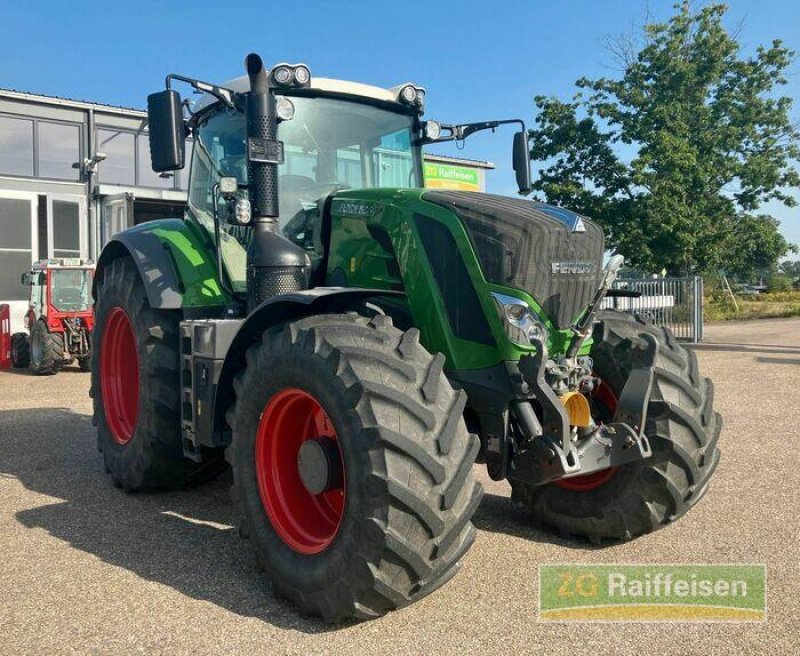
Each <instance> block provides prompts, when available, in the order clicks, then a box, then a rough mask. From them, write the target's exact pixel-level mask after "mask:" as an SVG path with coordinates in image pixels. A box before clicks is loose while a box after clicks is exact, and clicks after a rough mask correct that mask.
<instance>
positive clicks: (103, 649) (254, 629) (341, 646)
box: [0, 320, 800, 656]
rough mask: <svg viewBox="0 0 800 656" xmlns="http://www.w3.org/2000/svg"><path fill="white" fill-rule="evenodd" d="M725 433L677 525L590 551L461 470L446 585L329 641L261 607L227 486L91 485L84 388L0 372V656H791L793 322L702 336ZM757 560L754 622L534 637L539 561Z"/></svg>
mask: <svg viewBox="0 0 800 656" xmlns="http://www.w3.org/2000/svg"><path fill="white" fill-rule="evenodd" d="M706 341H707V343H706V345H705V346H704V347H703V348H702V349H700V350H698V355H699V358H700V365H701V369H702V371H703V372H704V373H705V374H706V375H709V376H711V377H712V378H713V379H714V380H715V382H716V390H717V395H716V399H717V409H718V410H719V411H720V412H721V413H722V414H723V416H724V418H725V428H724V432H723V434H722V437H721V440H720V444H721V448H722V460H721V462H720V465H719V468H718V470H717V472H716V474H715V477H714V479H713V481H712V484H711V487H710V490H709V492H708V493H707V495H706V496H705V498H704V499H703V500H702V501H701V502H700V503H699V504H698V506H697V507H695V508H694V509H693V510H692V511H691V512H689V513H688V514H687V515H686V516H685V517H684V518H682V519H681V520H680V521H678V522H677V523H676V524H674V525H672V526H670V527H668V528H666V529H664V530H661V531H658V532H656V533H654V534H651V535H648V536H644V537H642V538H639V539H637V540H634V541H632V542H628V543H622V544H613V545H610V546H603V547H594V546H591V545H589V544H586V543H574V542H568V541H565V540H562V539H561V538H559V537H557V536H554V535H551V534H550V533H547V532H544V531H542V530H539V529H537V528H534V527H533V526H532V525H531V523H530V521H529V517H528V515H527V514H526V512H525V511H524V510H523V509H522V508H519V507H517V506H515V505H514V504H512V503H511V501H510V499H509V498H508V497H509V488H508V486H507V485H506V484H505V483H493V482H491V481H489V480H488V478H487V477H486V475H485V473H484V472H483V470H482V469H481V468H480V467H476V472H479V476H480V478H481V480H483V481H484V483H485V486H486V495H485V497H484V500H483V502H482V504H481V506H480V509H479V510H478V512H477V514H476V516H475V518H474V522H475V525H476V526H477V527H478V537H477V540H476V542H475V545H474V547H473V548H472V550H471V551H470V552H469V554H468V555H467V557H466V558H465V560H464V562H463V567H462V570H461V572H460V573H459V574H458V576H456V577H455V578H454V579H453V580H452V581H451V582H450V583H449V584H447V585H446V586H444V587H443V588H442V589H440V590H439V591H437V592H435V593H434V594H432V595H431V596H429V597H427V598H426V599H424V600H423V601H421V602H419V603H417V604H415V605H413V606H411V607H409V608H406V609H404V610H401V611H399V612H395V613H391V614H389V615H388V616H386V617H384V618H382V619H379V620H376V621H372V622H367V623H362V624H356V625H349V626H345V627H341V628H333V629H331V628H330V627H326V626H324V625H322V624H320V623H319V622H317V621H316V620H314V619H310V618H303V617H300V616H299V615H298V614H297V613H296V611H295V609H294V608H293V607H292V606H291V605H288V604H287V603H285V602H282V601H278V600H276V599H275V598H273V597H272V595H271V593H270V590H269V585H268V583H267V581H266V579H265V577H264V575H263V574H258V573H257V572H256V570H255V566H254V558H253V555H252V553H251V550H250V546H249V544H248V543H247V542H244V541H242V540H241V539H240V538H239V537H238V531H237V530H236V529H235V528H234V525H235V524H236V521H237V520H236V513H235V510H234V508H233V506H232V504H231V502H230V499H229V494H228V486H229V480H228V479H226V478H223V479H220V480H218V481H216V482H213V483H211V484H208V485H205V486H203V487H201V488H197V489H193V490H189V491H185V492H179V493H168V494H125V493H123V492H121V491H120V490H118V489H115V488H114V487H113V486H112V484H111V482H110V480H109V479H108V478H107V477H106V475H105V474H104V473H103V466H102V461H101V457H100V454H98V452H97V451H96V448H95V434H94V429H93V428H92V424H91V416H90V415H91V410H90V403H89V399H88V396H87V389H88V375H87V374H83V373H80V372H78V370H77V369H74V370H72V369H69V370H65V371H63V372H62V373H60V374H58V375H57V376H54V377H46V378H37V377H33V376H29V375H27V374H24V373H17V372H10V371H2V372H0V500H2V503H0V654H5V655H11V654H35V655H37V656H39V655H45V654H47V655H49V654H140V653H147V654H150V653H163V654H241V655H244V654H304V655H307V654H317V653H329V654H368V653H369V654H372V653H374V654H439V653H447V654H459V655H463V654H471V653H478V652H480V653H486V654H488V653H503V654H517V653H558V654H571V655H574V654H584V653H586V654H593V655H594V656H597V655H598V654H603V653H610V654H620V655H622V654H635V655H636V656H642V655H647V654H682V655H683V654H704V655H709V654H733V653H735V654H762V653H771V654H787V655H788V654H797V653H800V620H799V619H798V617H800V601H799V600H800V594H798V592H799V590H798V585H800V577H799V576H798V574H800V568H799V567H798V560H799V556H798V553H799V552H798V538H800V521H799V520H798V514H799V513H800V504H798V499H800V492H799V490H800V467H799V466H798V462H797V459H796V455H795V454H796V453H797V448H796V447H797V440H798V430H797V422H798V419H799V418H800V391H798V390H800V321H798V320H778V321H769V322H752V323H748V324H725V325H718V326H709V327H708V329H707V333H706ZM563 562H583V563H683V562H698V563H766V564H767V566H768V596H767V598H768V608H769V610H768V619H767V621H766V622H765V623H759V624H729V623H719V624H709V623H705V624H668V623H667V624H664V623H662V624H658V623H649V624H648V623H640V624H574V623H573V624H562V623H552V624H551V623H547V624H546V623H542V622H539V621H538V620H537V585H538V580H537V566H538V565H539V564H541V563H563Z"/></svg>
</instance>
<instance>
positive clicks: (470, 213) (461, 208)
mask: <svg viewBox="0 0 800 656" xmlns="http://www.w3.org/2000/svg"><path fill="white" fill-rule="evenodd" d="M423 198H424V199H425V200H426V201H428V202H431V203H435V204H436V205H440V206H442V207H446V208H447V209H449V210H451V211H452V212H454V213H455V214H456V215H457V216H458V217H459V218H460V219H461V221H462V223H463V225H464V228H465V229H466V231H467V234H468V235H469V238H470V241H471V242H472V245H473V248H474V249H475V252H476V254H477V256H478V260H479V261H480V264H481V268H482V269H483V274H484V276H485V277H486V279H487V280H488V281H489V282H492V283H494V284H498V285H505V286H508V287H514V288H516V289H521V290H524V291H526V292H527V293H529V294H530V295H531V296H533V297H534V298H535V299H536V301H537V302H538V303H539V304H540V305H541V306H542V309H543V310H544V311H545V313H546V314H547V315H548V316H549V317H550V319H551V320H552V321H553V323H554V324H555V325H556V326H557V327H558V328H567V327H568V326H569V325H570V324H571V323H572V322H573V321H574V320H575V319H576V318H577V316H578V315H579V314H580V312H581V311H582V310H583V309H584V308H585V307H586V305H587V304H588V303H589V301H590V300H591V297H592V294H593V293H594V291H595V290H596V289H597V286H598V284H599V282H600V270H601V266H602V261H603V252H604V248H605V243H604V237H603V231H602V230H601V229H600V226H598V225H597V224H596V223H593V222H592V221H590V220H589V219H587V218H585V217H582V216H580V215H578V214H576V213H575V212H570V211H569V210H565V209H562V208H560V207H554V206H552V205H545V204H544V203H537V202H534V201H529V200H522V199H515V198H507V197H505V196H495V195H492V194H481V193H474V192H459V191H429V192H426V193H425V194H424V196H423Z"/></svg>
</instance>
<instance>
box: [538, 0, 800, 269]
mask: <svg viewBox="0 0 800 656" xmlns="http://www.w3.org/2000/svg"><path fill="white" fill-rule="evenodd" d="M675 9H676V12H675V14H674V15H673V16H672V17H671V18H670V19H669V21H668V22H666V23H652V24H648V25H646V26H645V28H644V35H643V41H642V42H641V43H640V44H636V43H635V42H634V41H631V40H620V41H617V42H614V43H612V44H611V46H612V47H611V49H612V52H613V54H614V55H615V56H616V58H617V59H618V61H619V62H620V64H621V69H622V70H621V76H620V77H619V79H610V78H601V79H597V80H589V79H586V78H583V79H580V80H578V81H577V82H576V85H577V87H578V90H579V91H578V93H577V95H576V96H575V97H574V98H573V100H572V101H571V102H563V101H561V100H559V99H557V98H552V97H544V96H537V97H536V98H535V103H536V108H537V110H538V113H537V117H536V127H535V128H534V129H532V130H531V144H532V145H531V157H532V159H533V160H536V161H539V162H541V163H542V164H541V170H540V174H539V176H538V178H537V180H536V182H535V184H534V188H535V189H536V190H537V191H538V192H540V193H541V194H542V195H544V197H545V198H546V199H547V200H548V201H549V202H554V203H557V204H560V205H564V206H567V207H570V208H572V209H575V210H577V211H579V212H582V213H584V214H586V215H588V216H590V217H592V218H594V219H595V220H597V221H598V222H599V223H600V224H601V225H602V226H603V228H604V229H605V231H606V235H607V241H608V245H609V246H610V247H612V248H616V249H617V250H618V251H619V252H620V253H622V254H623V255H625V256H626V258H627V260H628V263H629V265H631V266H633V267H636V268H640V269H644V270H650V271H660V270H661V269H664V268H666V269H667V270H668V271H669V272H670V273H672V274H685V273H692V272H699V271H709V270H716V269H719V268H731V269H738V270H747V269H750V270H755V269H757V268H759V267H761V266H762V264H763V263H764V258H765V257H766V259H767V260H769V264H770V265H772V264H775V263H776V262H777V259H778V258H779V257H781V256H783V255H785V253H786V252H787V250H788V248H789V245H788V244H787V243H786V241H785V240H784V239H783V238H782V237H781V236H780V233H779V232H778V224H777V222H776V221H775V220H774V219H771V218H769V217H763V216H760V215H755V214H754V212H755V211H756V210H757V209H758V207H759V206H760V204H761V203H763V202H765V201H768V200H772V199H777V200H779V201H782V202H783V203H785V204H786V205H788V206H794V205H795V200H794V198H793V196H792V189H793V188H795V187H797V186H798V185H800V176H799V175H798V173H797V171H796V170H795V169H794V168H793V167H792V161H793V160H795V159H796V158H797V157H798V156H799V155H800V148H798V137H800V133H798V131H797V129H796V128H795V126H794V125H793V124H792V122H791V119H790V110H791V105H792V101H791V99H790V98H788V97H783V96H779V95H778V94H777V93H776V91H777V89H778V88H779V87H781V86H782V85H784V84H786V79H785V77H784V74H785V72H786V69H787V67H788V66H789V65H790V64H791V62H792V61H793V57H794V53H793V52H792V51H790V50H789V49H787V48H786V47H784V45H783V44H782V43H781V42H780V41H777V40H776V41H773V42H772V44H771V45H770V46H768V47H759V48H757V49H756V51H755V53H754V54H753V55H752V56H743V55H742V53H741V51H740V50H741V49H740V46H739V43H738V42H737V40H736V37H735V36H734V35H731V34H729V33H728V32H727V31H726V29H725V27H724V25H723V23H722V20H723V16H724V14H725V11H726V8H725V6H724V5H719V4H714V5H710V6H707V7H704V8H702V9H700V10H698V11H696V12H694V11H692V9H691V7H690V4H689V3H688V2H683V3H682V4H679V5H676V6H675ZM742 240H745V241H746V242H748V243H749V242H751V241H758V240H765V242H766V243H764V244H760V245H755V244H749V245H748V246H743V245H742V244H741V243H740V242H741V241H742ZM749 253H752V254H753V258H754V259H751V260H750V261H747V260H745V259H742V258H746V257H748V254H749ZM734 257H736V258H739V259H737V260H735V261H734V260H733V259H732V258H734Z"/></svg>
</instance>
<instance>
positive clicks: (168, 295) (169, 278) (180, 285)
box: [92, 219, 230, 310]
mask: <svg viewBox="0 0 800 656" xmlns="http://www.w3.org/2000/svg"><path fill="white" fill-rule="evenodd" d="M118 257H130V258H131V259H132V260H133V261H134V262H135V263H136V267H137V269H138V270H139V276H140V277H141V279H142V283H143V284H144V287H145V291H146V292H147V299H148V300H149V302H150V307H153V308H157V309H162V310H177V309H181V308H209V307H222V306H224V305H226V304H227V303H228V302H229V301H230V299H229V297H228V294H227V293H226V292H225V291H224V290H223V289H222V285H220V283H219V278H218V276H217V267H216V262H217V260H216V253H215V249H214V245H213V243H212V242H211V240H210V238H209V237H208V236H207V235H206V234H205V233H204V232H203V230H202V228H200V227H199V226H196V225H195V224H193V223H191V222H190V221H185V220H183V219H159V220H157V221H148V222H147V223H142V224H140V225H138V226H136V227H133V228H129V229H128V230H124V231H123V232H120V233H118V234H116V235H114V237H113V238H112V239H111V241H109V242H108V244H106V246H105V247H104V248H103V251H102V253H100V258H99V259H98V262H97V271H96V273H95V281H97V280H98V279H99V278H100V276H101V275H102V271H103V269H104V268H105V267H106V266H108V265H109V263H110V262H111V261H112V260H114V259H116V258H118ZM92 294H93V296H94V298H95V300H96V299H97V293H96V283H95V287H94V288H93V289H92Z"/></svg>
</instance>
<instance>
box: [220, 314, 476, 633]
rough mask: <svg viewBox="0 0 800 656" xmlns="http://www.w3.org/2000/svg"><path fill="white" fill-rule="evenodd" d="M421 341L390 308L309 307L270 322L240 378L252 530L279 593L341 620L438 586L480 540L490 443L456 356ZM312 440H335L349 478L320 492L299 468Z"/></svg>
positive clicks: (238, 464) (241, 483) (239, 428)
mask: <svg viewBox="0 0 800 656" xmlns="http://www.w3.org/2000/svg"><path fill="white" fill-rule="evenodd" d="M418 339H419V332H418V331H417V330H416V329H412V330H409V331H408V332H406V333H403V332H401V331H400V330H398V329H396V328H394V327H393V326H392V323H391V320H390V319H389V318H388V317H385V316H377V317H374V318H373V319H371V320H370V319H367V318H364V317H361V316H358V315H354V314H353V315H350V314H348V315H320V316H314V317H309V318H305V319H302V320H299V321H296V322H293V323H289V324H286V325H285V326H278V327H276V328H273V329H270V330H268V331H266V332H265V333H264V336H263V341H261V342H259V343H257V344H255V345H254V346H252V347H251V348H250V349H249V350H248V352H247V366H246V368H245V369H244V370H243V371H242V372H240V373H239V374H238V375H237V377H236V379H235V383H234V387H235V391H236V403H235V406H234V407H233V409H232V410H231V411H230V412H229V423H230V424H231V426H232V427H233V442H232V445H231V447H230V448H229V450H228V451H229V454H230V457H231V460H232V465H233V473H234V480H235V485H236V488H237V493H238V494H237V496H238V497H239V500H240V503H241V504H242V511H243V514H244V516H245V519H246V530H245V534H247V535H248V536H249V537H250V539H251V541H252V542H253V545H254V547H255V551H256V557H257V560H258V561H259V563H260V564H261V566H262V567H263V569H264V570H265V571H266V572H267V574H268V575H269V576H270V578H271V579H272V582H273V586H274V589H275V592H276V593H277V594H278V595H280V596H283V597H287V598H289V599H291V600H292V601H293V602H294V603H295V604H296V605H297V606H298V607H299V608H300V610H301V611H302V612H305V613H310V614H314V615H320V616H321V617H322V618H323V619H324V620H325V621H328V622H339V621H343V620H346V619H348V618H359V619H369V618H374V617H378V616H380V615H383V614H384V613H386V612H388V611H390V610H392V609H395V608H399V607H401V606H405V605H407V604H409V603H412V602H414V601H416V600H417V599H419V598H421V597H423V596H425V595H426V594H428V593H430V592H431V591H433V590H435V589H436V588H438V587H439V586H440V585H442V584H443V583H445V582H446V581H448V580H449V579H450V578H451V577H452V576H453V575H454V574H455V572H456V571H457V568H458V561H459V559H460V558H461V556H462V555H463V554H464V553H465V552H466V551H467V549H468V548H469V547H470V545H471V544H472V542H473V540H474V536H475V529H474V527H473V526H472V524H471V522H470V519H471V517H472V514H473V513H474V511H475V509H476V508H477V506H478V503H479V502H480V498H481V494H482V492H481V488H480V485H479V484H478V483H477V482H475V481H474V480H473V478H472V474H471V468H472V464H473V461H474V459H475V456H476V454H477V451H478V447H479V441H478V439H477V437H476V436H474V435H470V434H469V433H467V431H466V428H465V426H464V423H463V420H462V417H461V415H462V412H463V409H464V404H465V401H466V397H465V395H464V393H463V392H455V391H454V390H453V389H452V387H451V386H450V384H449V382H448V381H447V378H446V377H445V375H444V373H443V371H442V365H443V363H444V358H443V357H442V356H441V355H437V356H431V355H430V354H429V353H428V352H427V351H425V349H424V348H423V347H422V346H421V345H420V344H419V341H418ZM281 417H284V418H285V419H284V420H281ZM282 421H286V422H288V423H287V424H286V425H285V426H284V427H285V428H286V430H283V429H282V428H281V425H282V423H281V422H282ZM265 441H266V444H265ZM309 441H315V442H316V441H325V442H326V443H327V445H328V446H329V447H330V446H331V444H333V445H334V449H333V451H332V453H333V454H334V457H333V459H332V460H331V459H329V463H331V462H332V463H334V464H333V465H331V466H332V467H333V469H335V467H336V465H335V462H336V461H338V462H339V467H340V468H341V474H342V475H341V476H335V477H332V479H331V480H333V481H334V482H333V483H332V485H333V487H331V488H330V489H328V490H326V491H323V492H318V493H316V494H312V492H310V491H309V488H308V486H307V485H305V484H304V483H303V480H305V479H301V477H302V474H301V473H300V466H299V465H298V464H297V457H298V454H302V451H300V449H301V448H302V445H303V444H307V442H309ZM281 445H283V446H281ZM287 445H288V446H287ZM337 450H338V451H337ZM337 453H338V456H337V455H336V454H337ZM331 471H333V470H331ZM281 500H282V501H281ZM304 509H305V510H304Z"/></svg>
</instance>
